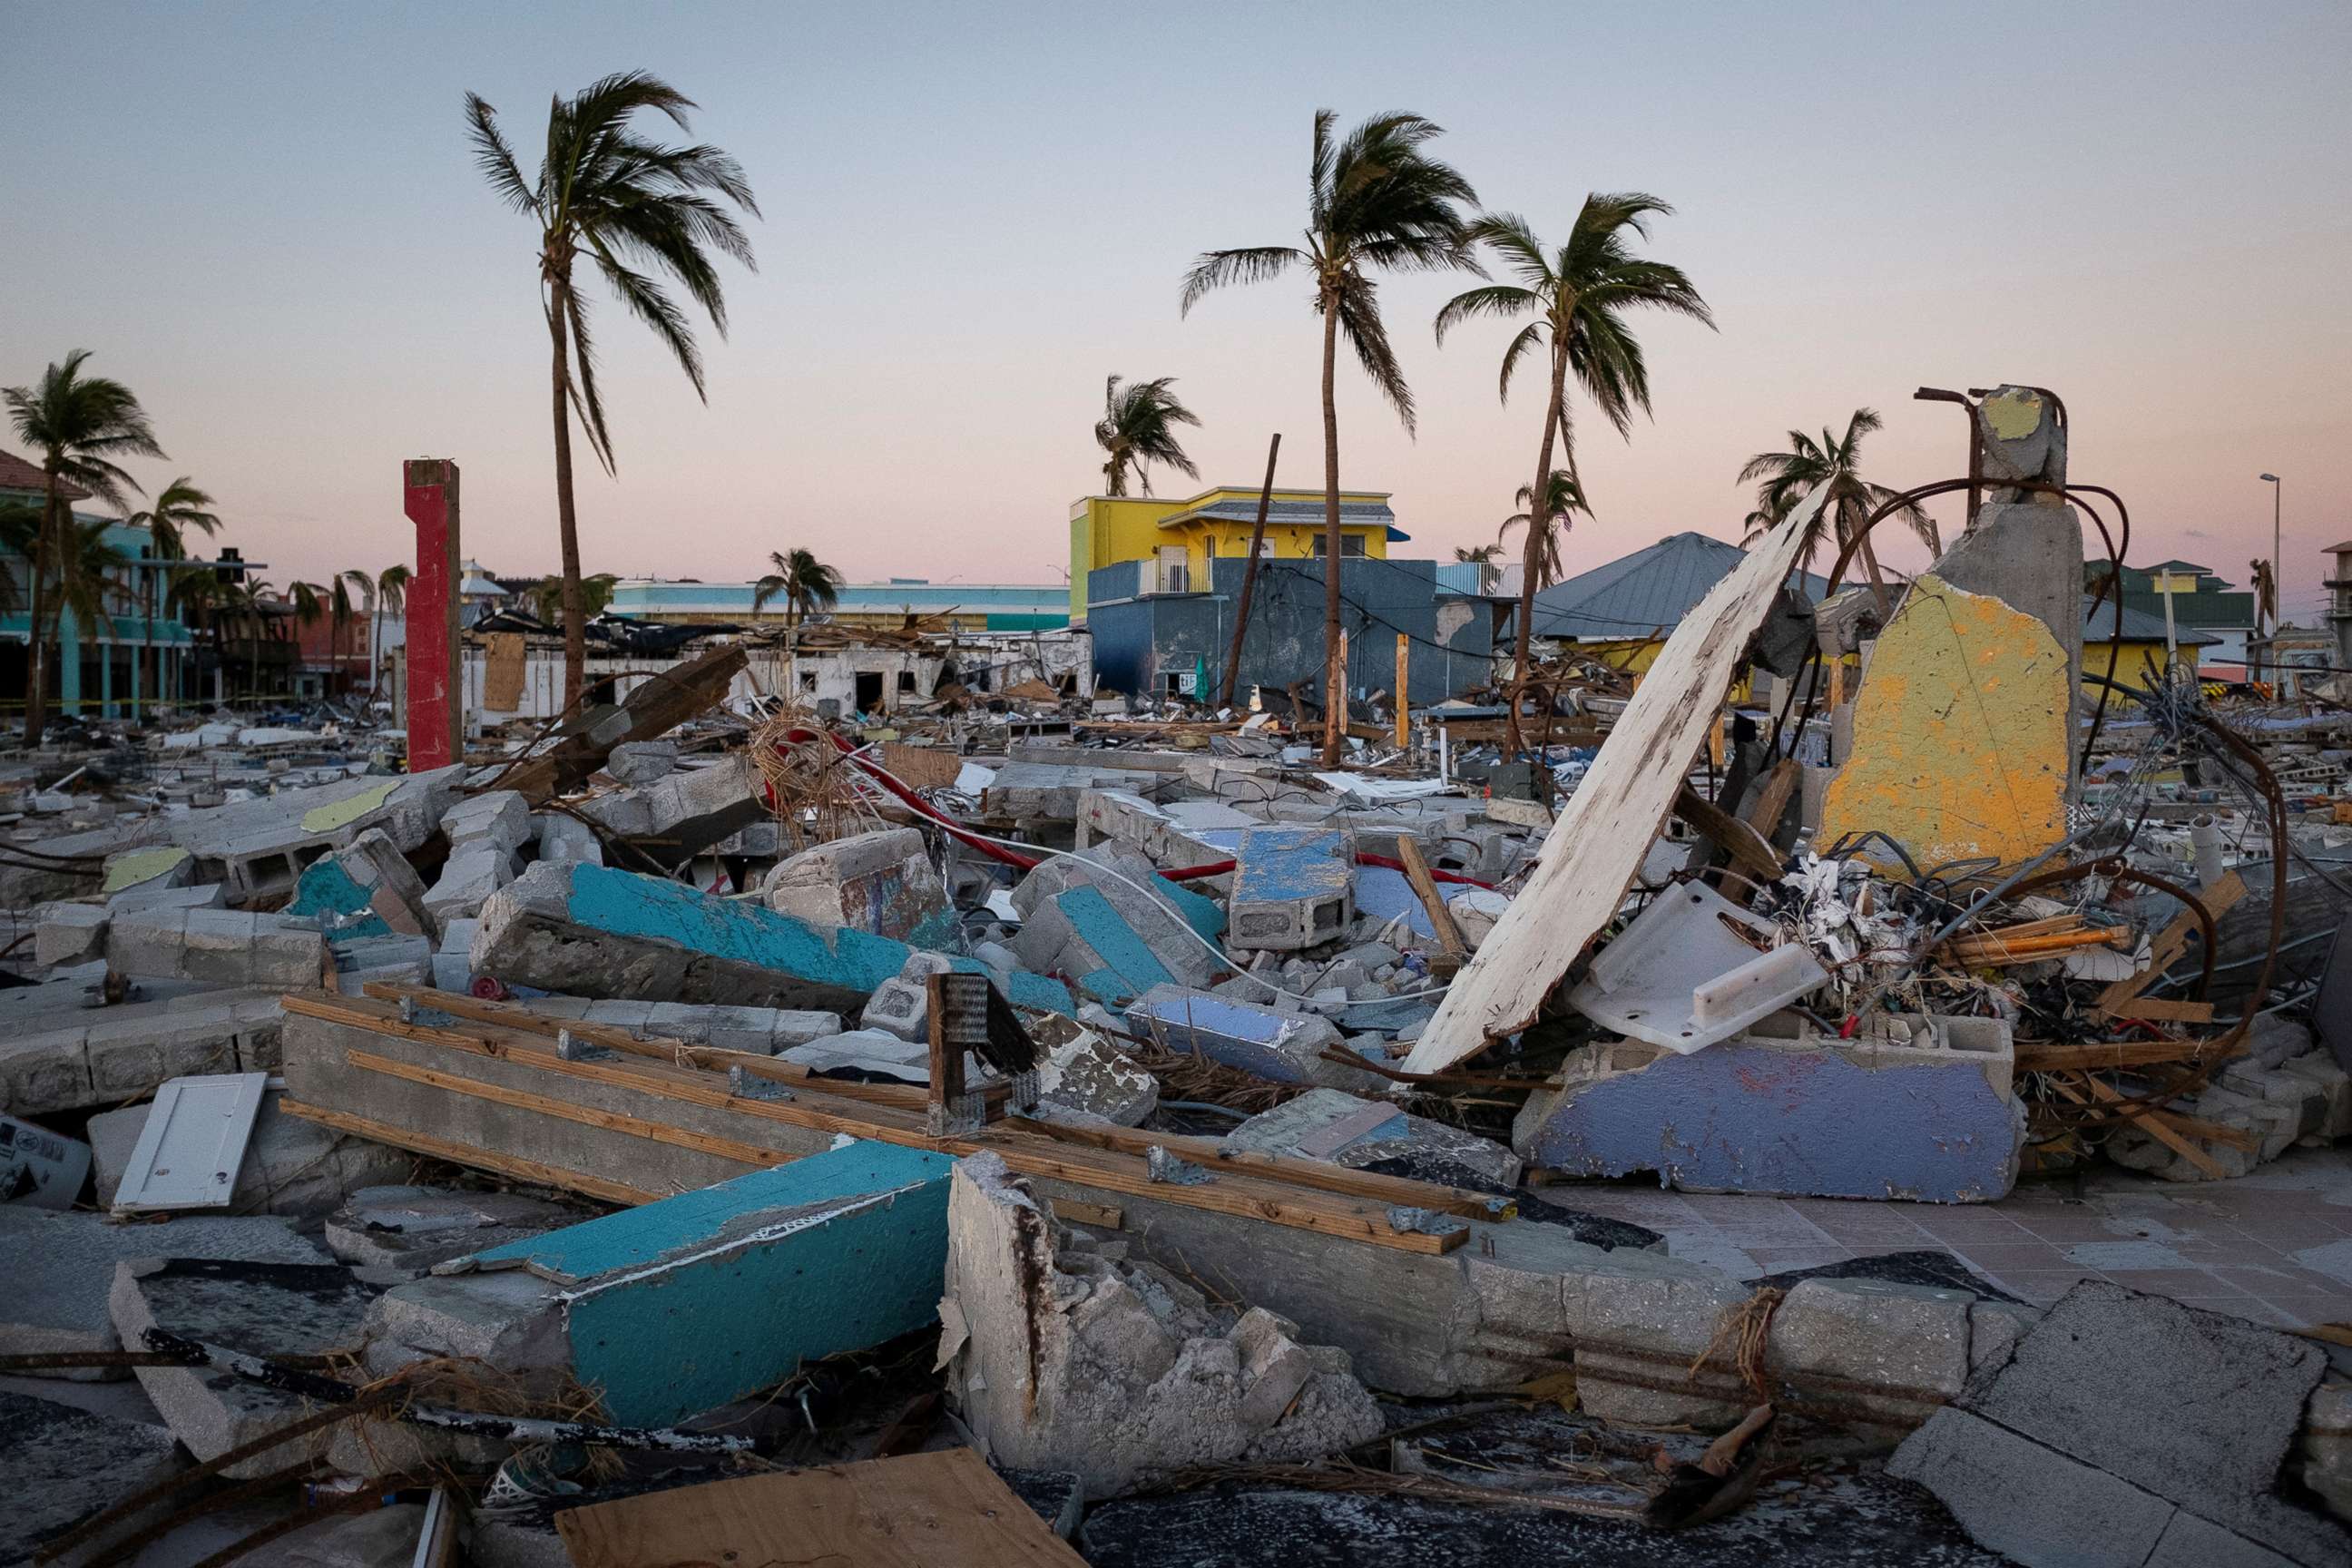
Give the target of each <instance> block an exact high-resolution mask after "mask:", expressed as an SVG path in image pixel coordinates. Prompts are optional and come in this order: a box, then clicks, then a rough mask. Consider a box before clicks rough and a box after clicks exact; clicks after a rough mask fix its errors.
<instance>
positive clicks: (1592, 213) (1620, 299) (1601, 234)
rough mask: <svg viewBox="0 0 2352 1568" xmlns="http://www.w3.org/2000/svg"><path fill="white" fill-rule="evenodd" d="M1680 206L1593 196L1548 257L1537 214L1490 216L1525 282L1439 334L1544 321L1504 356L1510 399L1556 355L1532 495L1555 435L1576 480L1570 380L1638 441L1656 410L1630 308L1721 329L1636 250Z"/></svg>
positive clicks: (1462, 300)
mask: <svg viewBox="0 0 2352 1568" xmlns="http://www.w3.org/2000/svg"><path fill="white" fill-rule="evenodd" d="M1674 210H1675V209H1674V208H1672V207H1670V206H1668V205H1666V204H1665V203H1664V202H1662V201H1660V200H1659V199H1658V198H1657V197H1655V196H1654V195H1647V194H1645V193H1643V192H1641V191H1622V192H1610V193H1602V192H1594V193H1592V194H1590V195H1587V196H1586V197H1585V198H1584V205H1583V206H1582V207H1580V209H1578V211H1577V215H1576V223H1575V225H1574V226H1572V227H1571V228H1570V230H1569V235H1568V243H1567V244H1566V245H1563V246H1561V247H1559V249H1558V250H1555V251H1550V252H1547V251H1546V250H1545V249H1544V247H1543V246H1542V244H1541V243H1540V242H1539V241H1538V240H1537V238H1536V237H1535V233H1534V231H1533V230H1531V229H1529V228H1528V225H1527V222H1526V220H1524V219H1522V218H1519V217H1517V216H1513V215H1511V214H1509V213H1496V214H1493V215H1491V216H1487V217H1485V218H1482V219H1480V220H1479V223H1478V225H1477V227H1476V231H1475V238H1476V239H1477V240H1478V242H1479V243H1481V244H1483V245H1484V246H1486V248H1487V249H1488V250H1489V251H1490V252H1492V253H1493V255H1494V256H1495V258H1496V259H1497V260H1498V261H1500V262H1501V263H1502V264H1503V266H1504V267H1505V268H1506V269H1507V270H1508V271H1509V272H1510V273H1511V274H1512V275H1514V276H1515V277H1517V279H1518V281H1517V283H1496V284H1489V285H1487V286H1486V287H1485V288H1480V289H1470V290H1469V291H1468V292H1466V293H1463V294H1457V295H1455V296H1454V298H1453V299H1452V300H1447V301H1446V303H1445V307H1444V309H1443V310H1439V311H1438V312H1437V322H1436V329H1437V341H1438V342H1441V343H1442V342H1444V341H1445V334H1446V332H1447V331H1449V330H1450V329H1452V328H1454V327H1455V326H1457V325H1459V324H1460V323H1462V322H1464V321H1469V320H1471V319H1472V318H1473V317H1476V316H1496V317H1499V318H1502V319H1504V320H1512V319H1515V318H1517V317H1520V316H1532V317H1534V318H1535V319H1534V320H1533V321H1529V322H1528V324H1527V325H1526V326H1524V327H1522V328H1520V329H1519V331H1518V333H1517V335H1516V336H1514V337H1513V338H1512V339H1511V342H1510V345H1509V346H1508V347H1507V348H1506V349H1505V350H1504V351H1503V374H1502V380H1501V384H1500V392H1501V395H1502V396H1503V398H1504V399H1505V400H1506V401H1507V400H1508V399H1509V397H1510V395H1511V373H1512V372H1513V371H1514V370H1516V369H1517V368H1518V363H1519V360H1520V357H1521V356H1522V355H1524V354H1525V353H1527V352H1528V350H1529V349H1532V348H1536V347H1538V346H1541V347H1543V348H1545V349H1546V350H1548V353H1547V355H1546V357H1547V359H1548V360H1549V367H1548V368H1549V372H1550V374H1549V378H1548V384H1547V386H1546V389H1545V390H1546V394H1547V400H1546V402H1545V405H1544V420H1543V430H1542V434H1541V438H1540V439H1539V440H1538V442H1537V443H1536V471H1535V479H1534V481H1533V482H1532V483H1531V484H1530V485H1529V486H1528V487H1527V488H1526V489H1522V490H1521V491H1520V492H1519V496H1520V500H1521V503H1522V504H1523V505H1524V504H1526V502H1527V500H1528V497H1530V496H1532V495H1534V494H1536V493H1538V491H1545V490H1548V489H1549V487H1550V484H1551V476H1552V442H1553V439H1554V437H1557V438H1558V439H1559V447H1560V456H1561V458H1562V460H1563V462H1564V465H1565V467H1566V468H1567V471H1568V474H1569V477H1570V479H1571V480H1573V479H1575V477H1576V474H1577V468H1576V435H1575V429H1574V426H1573V424H1572V422H1571V420H1570V406H1569V399H1568V381H1569V376H1570V374H1574V375H1575V377H1576V381H1577V384H1578V385H1580V386H1581V387H1583V388H1584V392H1585V395H1586V396H1588V397H1590V398H1591V400H1592V404H1593V406H1594V407H1596V408H1598V409H1600V410H1601V416H1602V417H1604V418H1606V419H1607V420H1608V421H1609V423H1610V424H1612V425H1613V426H1616V427H1617V433H1618V434H1619V435H1620V436H1627V437H1630V435H1631V434H1632V430H1633V413H1634V410H1636V409H1639V410H1640V411H1642V412H1643V413H1644V414H1646V413H1648V412H1649V411H1650V369H1649V363H1648V361H1647V360H1646V359H1645V358H1644V356H1643V353H1642V345H1641V343H1640V342H1639V341H1637V340H1636V339H1635V338H1634V336H1633V331H1632V329H1631V328H1630V327H1628V326H1627V325H1626V322H1625V312H1626V311H1628V310H1636V309H1642V308H1649V309H1654V310H1669V311H1672V312H1674V313H1675V314H1676V315H1681V316H1688V317H1690V318H1691V319H1692V320H1694V321H1700V322H1703V323H1705V324H1706V325H1707V326H1709V327H1712V326H1714V325H1715V313H1714V311H1712V310H1709V309H1708V308H1707V304H1706V300H1703V299H1701V298H1700V297H1699V292H1698V290H1697V289H1696V288H1694V287H1693V286H1692V284H1691V280H1690V279H1688V278H1687V277H1685V275H1684V273H1683V269H1682V268H1679V267H1674V266H1669V265H1668V264H1667V263H1665V262H1663V261H1648V260H1644V259H1643V258H1640V257H1638V256H1635V255H1634V254H1633V248H1632V246H1631V244H1630V243H1629V239H1628V237H1629V235H1630V236H1638V237H1642V238H1643V239H1646V238H1648V237H1649V234H1650V227H1649V220H1650V217H1651V216H1652V215H1657V216H1668V215H1671V214H1672V213H1673V212H1674ZM1550 534H1551V531H1550V530H1549V528H1545V529H1533V528H1531V529H1529V530H1528V560H1527V569H1526V570H1525V571H1524V572H1523V573H1522V574H1520V580H1519V615H1518V633H1517V638H1516V639H1515V641H1516V645H1517V646H1516V647H1515V648H1514V649H1513V657H1514V660H1515V664H1516V668H1517V672H1518V676H1517V678H1518V679H1520V680H1522V681H1524V680H1525V679H1527V677H1528V670H1529V668H1531V667H1530V666H1529V664H1528V629H1529V628H1528V623H1529V622H1530V621H1531V620H1532V619H1533V618H1534V615H1535V596H1536V586H1537V581H1536V580H1537V572H1536V552H1537V551H1538V549H1539V548H1541V549H1548V548H1549V544H1548V541H1549V538H1550ZM1504 728H1505V737H1506V743H1507V745H1508V747H1509V748H1510V749H1511V750H1512V751H1514V752H1516V751H1517V750H1518V749H1519V707H1518V700H1517V697H1516V696H1515V697H1514V698H1513V699H1512V701H1511V707H1510V713H1509V715H1508V716H1507V719H1506V720H1505V721H1504Z"/></svg>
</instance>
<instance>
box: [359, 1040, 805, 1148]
mask: <svg viewBox="0 0 2352 1568" xmlns="http://www.w3.org/2000/svg"><path fill="white" fill-rule="evenodd" d="M343 1059H344V1060H345V1061H347V1062H349V1063H351V1064H352V1066H353V1067H355V1068H360V1069H361V1070H362V1071H363V1072H380V1073H383V1075H385V1076H386V1077H388V1078H399V1079H407V1080H408V1081H409V1082H411V1083H421V1084H424V1085H425V1086H426V1087H428V1088H432V1089H447V1090H449V1091H450V1092H452V1093H455V1094H467V1095H471V1096H473V1097H474V1098H475V1099H476V1100H492V1101H495V1102H496V1103H498V1104H499V1105H511V1106H513V1107H515V1108H516V1109H517V1110H532V1111H537V1112H538V1113H539V1114H540V1115H541V1116H554V1117H560V1118H562V1120H563V1121H577V1122H579V1123H580V1124H581V1125H583V1126H584V1127H601V1128H603V1129H604V1131H607V1132H625V1133H626V1134H628V1135H629V1136H630V1137H632V1138H645V1139H649V1140H651V1141H652V1142H656V1143H667V1144H669V1145H670V1146H671V1147H672V1148H676V1149H691V1150H693V1151H694V1152H697V1153H698V1154H709V1155H712V1156H714V1157H716V1158H718V1159H721V1160H733V1161H735V1162H737V1163H740V1164H745V1165H788V1164H790V1163H792V1162H793V1160H795V1159H797V1158H798V1157H799V1156H797V1155H793V1154H786V1153H784V1152H782V1151H780V1150H775V1149H764V1148H761V1146H760V1145H759V1144H757V1143H739V1142H736V1141H735V1140H734V1139H732V1138H714V1137H712V1136H711V1135H709V1133H706V1132H693V1131H688V1130H687V1129H686V1128H683V1127H672V1126H670V1125H669V1124H668V1123H667V1122H663V1121H646V1119H645V1118H644V1117H641V1116H628V1115H625V1114H623V1113H622V1112H620V1111H617V1110H597V1109H595V1108H594V1107H593V1106H587V1105H573V1104H572V1103H571V1102H570V1101H569V1100H550V1099H548V1098H547V1097H546V1096H545V1095H543V1094H526V1093H525V1092H523V1091H522V1090H521V1089H505V1088H501V1087H500V1086H499V1085H497V1084H492V1083H484V1082H482V1081H481V1080H480V1079H471V1078H461V1077H459V1076H458V1075H457V1074H456V1073H446V1072H436V1071H435V1070H434V1069H433V1068H421V1067H417V1066H415V1064H413V1063H410V1062H404V1061H398V1060H395V1059H394V1058H391V1057H383V1056H378V1055H376V1054H375V1053H374V1052H373V1051H362V1050H347V1051H345V1052H344V1053H343Z"/></svg>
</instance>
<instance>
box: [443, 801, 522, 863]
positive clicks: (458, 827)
mask: <svg viewBox="0 0 2352 1568" xmlns="http://www.w3.org/2000/svg"><path fill="white" fill-rule="evenodd" d="M441 833H442V836H443V837H446V838H447V839H448V840H449V845H450V847H451V848H452V849H453V850H454V849H455V848H456V847H457V846H459V845H461V844H478V843H486V844H493V845H496V846H497V847H499V848H500V849H503V850H505V851H507V852H508V853H509V854H511V853H513V852H514V851H515V850H518V849H520V848H521V847H523V846H524V845H526V844H528V843H530V841H531V839H532V837H534V835H535V830H534V828H533V826H532V825H531V820H530V802H529V801H527V800H525V799H524V798H523V797H522V795H520V794H519V793H518V792H516V791H514V790H510V789H494V790H489V791H486V792H485V793H483V794H481V795H467V796H466V797H464V798H463V799H461V800H459V801H458V802H457V805H453V806H451V807H450V808H449V809H448V810H447V811H446V812H444V813H443V814H442V816H441Z"/></svg>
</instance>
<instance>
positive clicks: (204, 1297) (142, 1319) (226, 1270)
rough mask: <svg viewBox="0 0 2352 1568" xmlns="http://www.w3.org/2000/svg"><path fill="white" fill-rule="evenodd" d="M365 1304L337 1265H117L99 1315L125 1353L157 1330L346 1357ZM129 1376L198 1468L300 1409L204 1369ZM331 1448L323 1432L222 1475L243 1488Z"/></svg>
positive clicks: (228, 1344) (259, 1387) (272, 1352)
mask: <svg viewBox="0 0 2352 1568" xmlns="http://www.w3.org/2000/svg"><path fill="white" fill-rule="evenodd" d="M162 1239H163V1238H162V1237H150V1240H151V1243H153V1242H160V1241H161V1240H162ZM371 1300H373V1291H370V1290H369V1289H366V1288H365V1287H364V1286H362V1284H360V1282H359V1281H358V1280H357V1279H353V1278H352V1272H351V1270H350V1269H348V1268H344V1267H343V1266H342V1265H341V1264H340V1263H249V1262H225V1261H222V1260H219V1259H216V1258H152V1257H151V1258H125V1259H123V1260H122V1262H121V1263H120V1264H119V1265H117V1266H116V1268H115V1275H114V1284H113V1287H112V1289H111V1290H110V1292H109V1295H108V1308H109V1312H110V1318H111V1321H112V1322H113V1324H114V1330H115V1332H116V1333H117V1334H118V1335H120V1336H121V1340H122V1342H123V1343H124V1344H125V1345H129V1346H143V1345H144V1344H145V1342H146V1341H145V1339H144V1337H143V1336H144V1335H145V1334H146V1332H147V1331H148V1330H150V1329H161V1330H163V1331H165V1332H167V1333H172V1334H176V1335H179V1336H180V1337H182V1338H184V1339H191V1340H195V1341H198V1342H202V1343H205V1344H208V1345H220V1346H223V1347H225V1348H226V1349H229V1350H233V1351H239V1352H244V1353H245V1354H247V1355H254V1356H300V1355H323V1354H326V1353H328V1352H348V1351H352V1350H356V1349H357V1348H358V1346H359V1344H360V1342H361V1339H362V1333H363V1329H364V1324H365V1321H366V1317H367V1310H368V1303H369V1302H370V1301H371ZM137 1373H138V1378H139V1385H140V1386H141V1387H142V1388H143V1389H145V1390H146V1391H147V1397H148V1398H149V1399H150V1400H152V1401H153V1402H154V1405H155V1409H156V1412H157V1414H159V1415H162V1416H163V1422H164V1425H166V1426H169V1427H171V1429H172V1435H173V1436H175V1437H177V1438H179V1440H180V1441H181V1442H182V1443H183V1444H184V1445H185V1446H186V1447H187V1449H188V1452H190V1453H192V1454H194V1455H195V1457H196V1458H199V1459H213V1458H219V1457H220V1456H221V1455H223V1454H226V1453H227V1452H228V1451H229V1450H230V1449H231V1448H235V1447H241V1446H243V1445H244V1444H247V1443H249V1442H251V1441H252V1440H253V1439H255V1438H257V1437H259V1436H264V1435H266V1434H267V1433H268V1432H270V1431H272V1430H273V1429H275V1428H277V1427H278V1426H284V1425H286V1424H287V1423H288V1422H289V1421H293V1420H295V1419H297V1418H299V1416H301V1415H304V1414H306V1413H307V1411H308V1409H309V1405H308V1402H307V1401H305V1400H303V1399H302V1398H301V1397H299V1395H296V1394H287V1393H283V1392H281V1391H279V1390H278V1389H275V1388H272V1387H270V1386H268V1384H262V1383H258V1382H255V1381H253V1380H251V1379H248V1378H243V1377H239V1376H237V1375H236V1374H235V1373H228V1372H223V1371H219V1370H217V1369H215V1368H212V1367H185V1366H142V1367H140V1368H138V1369H137ZM329 1441H330V1439H329V1436H328V1434H327V1432H326V1431H325V1430H323V1429H322V1430H319V1431H314V1432H310V1433H308V1434H305V1435H303V1436H299V1437H296V1438H293V1439H291V1440H289V1441H288V1442H286V1443H282V1444H279V1445H278V1446H277V1447H271V1448H267V1449H264V1450H263V1451H262V1452H261V1453H259V1454H257V1455H255V1456H253V1457H252V1458H247V1459H242V1460H239V1461H238V1462H237V1463H236V1464H234V1465H231V1466H229V1467H227V1468H226V1469H224V1470H223V1471H222V1472H221V1473H222V1474H223V1475H225V1476H226V1477H228V1478H229V1479H233V1480H252V1479H256V1478H257V1477H260V1476H266V1475H268V1474H270V1473H271V1472H273V1471H276V1470H279V1469H282V1468H285V1467H286V1466H288V1465H291V1464H294V1463H296V1462H298V1461H299V1460H300V1459H303V1458H310V1457H317V1458H323V1457H324V1456H325V1454H326V1452H327V1447H328V1443H329Z"/></svg>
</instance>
